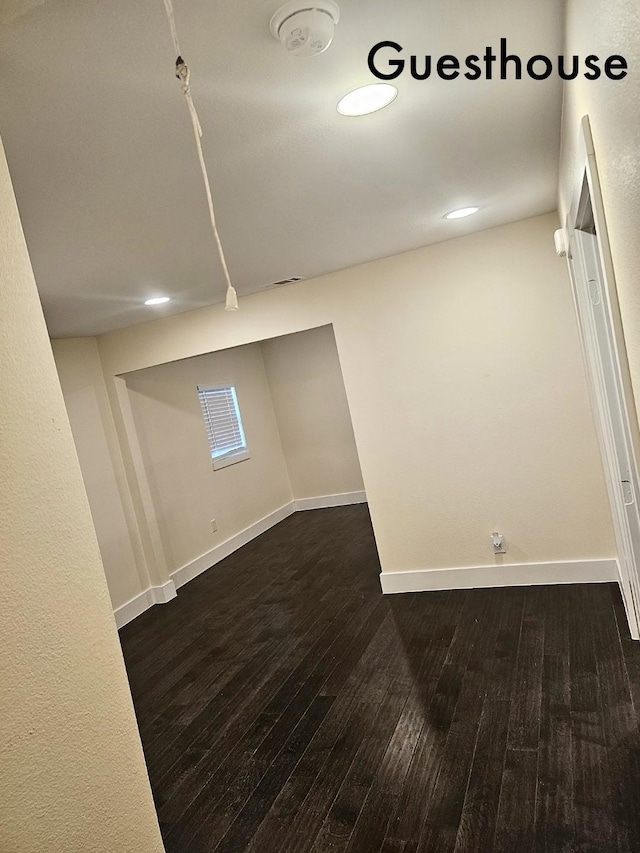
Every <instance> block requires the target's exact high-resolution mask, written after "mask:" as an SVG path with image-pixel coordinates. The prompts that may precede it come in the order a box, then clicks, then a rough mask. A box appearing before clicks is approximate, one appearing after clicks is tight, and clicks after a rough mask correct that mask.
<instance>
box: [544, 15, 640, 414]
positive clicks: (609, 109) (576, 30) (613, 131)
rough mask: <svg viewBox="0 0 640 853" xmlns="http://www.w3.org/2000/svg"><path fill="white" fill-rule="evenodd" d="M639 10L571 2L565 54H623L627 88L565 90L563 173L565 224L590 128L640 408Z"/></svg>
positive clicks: (621, 84)
mask: <svg viewBox="0 0 640 853" xmlns="http://www.w3.org/2000/svg"><path fill="white" fill-rule="evenodd" d="M639 30H640V5H639V4H638V2H637V0H568V2H567V26H566V47H565V52H566V53H567V54H574V53H579V54H580V55H582V56H584V55H585V54H589V53H594V54H597V55H599V56H601V57H603V56H607V55H609V54H621V55H622V56H624V57H625V58H626V59H627V62H628V65H629V69H630V70H629V75H628V77H627V78H626V79H624V80H622V81H617V82H612V81H606V82H605V81H595V82H594V81H588V80H584V79H578V80H576V81H573V82H570V83H567V84H565V107H564V121H563V128H562V133H563V147H562V162H561V172H560V212H561V216H562V221H563V223H564V217H565V215H566V213H567V211H568V210H569V208H570V205H571V199H572V196H573V194H574V193H575V191H576V189H577V187H578V185H579V182H580V178H581V176H580V174H579V168H580V151H581V146H580V142H579V129H580V120H581V118H582V116H584V115H588V116H589V119H590V122H591V130H592V133H593V139H594V146H595V152H596V158H597V161H598V171H599V174H600V181H601V185H602V194H603V199H604V207H605V214H606V218H607V226H608V231H609V239H610V243H611V252H612V256H613V264H614V268H615V274H616V281H617V286H618V297H619V301H620V311H621V314H622V322H623V326H624V334H625V339H626V345H627V354H628V357H629V367H630V371H631V379H632V383H633V386H634V391H635V398H636V401H638V400H640V288H639V287H638V269H639V267H640V239H639V238H638V235H639V234H640V143H639V140H640V70H639V68H640V41H639V39H638V31H639Z"/></svg>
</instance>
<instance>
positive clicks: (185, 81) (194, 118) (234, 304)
mask: <svg viewBox="0 0 640 853" xmlns="http://www.w3.org/2000/svg"><path fill="white" fill-rule="evenodd" d="M164 8H165V11H166V13H167V20H168V22H169V29H170V30H171V38H172V40H173V47H174V49H175V52H176V57H177V58H176V77H177V78H178V82H179V83H180V88H181V89H182V94H183V95H184V97H185V99H186V101H187V106H188V108H189V116H190V118H191V125H192V127H193V135H194V137H195V140H196V148H197V150H198V160H199V162H200V170H201V172H202V179H203V181H204V189H205V193H206V196H207V205H208V207H209V219H210V220H211V230H212V231H213V237H214V240H215V242H216V246H217V248H218V256H219V258H220V263H221V265H222V270H223V272H224V277H225V280H226V283H227V294H226V300H225V309H226V310H227V311H237V310H238V294H237V293H236V290H235V288H234V286H233V285H232V284H231V276H230V275H229V268H228V266H227V260H226V258H225V255H224V249H223V248H222V242H221V240H220V235H219V234H218V226H217V225H216V214H215V210H214V207H213V196H212V194H211V182H210V181H209V174H208V172H207V166H206V163H205V161H204V153H203V151H202V142H201V141H200V140H201V138H202V126H201V124H200V120H199V118H198V113H197V111H196V107H195V104H194V103H193V97H192V95H191V86H190V78H191V73H190V71H189V67H188V65H187V63H186V62H185V61H184V59H183V58H182V52H181V50H180V42H179V41H178V30H177V27H176V16H175V12H174V9H173V2H172V0H164Z"/></svg>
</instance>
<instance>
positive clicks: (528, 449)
mask: <svg viewBox="0 0 640 853" xmlns="http://www.w3.org/2000/svg"><path fill="white" fill-rule="evenodd" d="M557 226H558V220H557V217H556V216H555V215H546V216H542V217H536V218H534V219H530V220H526V221H523V222H518V223H514V224H511V225H507V226H504V227H501V228H495V229H492V230H490V231H486V232H483V233H479V234H473V235H470V236H467V237H463V238H460V239H457V240H451V241H449V242H447V243H441V244H438V245H435V246H430V247H427V248H424V249H420V250H417V251H414V252H409V253H406V254H404V255H399V256H396V257H393V258H387V259H384V260H381V261H375V262H373V263H370V264H365V265H363V266H360V267H355V268H353V269H349V270H345V271H342V272H339V273H334V274H331V275H328V276H325V277H323V278H320V279H316V280H313V281H309V282H304V283H300V284H296V285H291V286H288V287H283V288H280V289H278V290H272V291H268V292H266V293H262V294H257V295H254V296H251V297H247V298H245V299H243V300H242V301H241V311H240V312H238V313H237V314H234V315H230V314H228V313H226V312H225V311H224V310H223V308H222V306H220V305H216V306H212V307H210V308H203V309H199V310H197V311H191V312H187V313H184V314H180V315H177V316H173V317H170V318H166V319H162V320H158V321H155V322H151V323H147V324H144V325H142V326H137V327H133V328H129V329H124V330H121V331H117V332H113V333H111V334H108V335H104V336H102V337H101V338H99V340H98V346H99V350H100V355H101V359H102V363H103V368H104V371H105V378H106V382H107V388H108V390H109V393H110V398H111V402H112V405H113V406H114V408H115V409H116V410H117V407H118V406H119V400H118V395H117V390H116V382H115V379H114V377H115V376H117V375H119V374H122V373H124V372H127V371H131V370H139V369H142V368H145V367H149V366H152V365H155V364H159V363H163V362H167V361H173V360H176V359H181V358H187V357H190V356H194V355H198V354H201V353H204V352H209V351H210V350H211V349H212V346H213V347H214V348H217V349H225V348H228V347H232V346H237V345H240V344H244V343H249V342H252V341H257V340H262V339H265V338H270V337H276V336H279V335H283V334H289V333H292V332H297V331H302V330H304V329H308V328H313V327H318V326H322V325H328V324H333V328H334V332H335V336H336V342H337V347H338V352H339V356H340V363H341V365H342V372H343V375H344V380H345V387H346V391H347V397H348V400H349V408H350V411H351V417H352V421H353V427H354V433H355V437H356V442H357V446H358V451H359V457H360V463H361V467H362V473H363V478H364V483H365V488H366V492H367V497H368V500H369V505H370V509H371V512H372V519H373V523H374V528H375V531H376V537H377V543H378V548H379V551H380V556H381V560H382V566H383V571H385V572H391V571H398V570H411V569H421V568H440V567H447V566H473V565H492V564H493V563H494V557H493V553H492V551H491V548H490V544H489V538H488V537H489V534H490V533H491V532H492V531H493V530H496V529H497V530H500V531H501V532H503V533H504V534H505V535H506V536H507V538H508V541H509V549H510V550H509V555H508V559H509V561H512V562H542V561H562V560H572V559H573V560H579V559H593V558H603V557H610V556H611V555H612V554H614V553H615V552H614V545H613V537H612V532H611V523H610V516H609V509H608V504H607V500H606V495H605V491H604V486H603V480H602V473H601V468H600V463H599V459H598V453H597V448H596V443H595V436H594V430H593V425H592V420H591V414H590V410H589V404H588V399H587V393H586V386H585V380H584V374H583V367H582V360H581V354H580V349H579V344H578V337H577V331H576V326H575V320H574V313H573V306H572V302H571V295H570V288H569V283H568V279H567V274H566V270H565V265H564V262H563V261H562V260H561V259H558V258H556V256H555V254H554V250H553V241H552V234H553V231H554V229H555V228H556V227H557ZM381 400H382V401H384V405H381ZM118 421H119V417H118V416H116V424H117V426H118V428H119V430H120V435H121V438H124V435H123V432H122V429H121V425H120V424H119V423H118ZM390 437H391V438H390ZM130 473H131V472H130ZM514 580H515V579H514Z"/></svg>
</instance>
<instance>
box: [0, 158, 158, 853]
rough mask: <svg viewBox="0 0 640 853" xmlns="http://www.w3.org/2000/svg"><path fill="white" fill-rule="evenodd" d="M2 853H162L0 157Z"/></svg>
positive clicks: (94, 548) (77, 473)
mask: <svg viewBox="0 0 640 853" xmlns="http://www.w3.org/2000/svg"><path fill="white" fill-rule="evenodd" d="M0 398H1V399H2V405H0V446H1V447H2V456H1V462H0V464H1V466H2V476H1V481H0V482H1V488H0V542H2V585H1V587H0V609H1V618H0V634H1V637H0V642H1V644H2V656H1V658H0V684H1V685H2V689H1V691H0V726H1V730H2V738H1V740H0V768H1V771H0V850H2V851H6V853H49V851H65V853H99V852H100V853H114V851H116V850H117V851H119V853H159V851H161V850H162V849H163V847H162V842H161V839H160V834H159V830H158V825H157V820H156V816H155V811H154V807H153V801H152V798H151V791H150V788H149V783H148V779H147V773H146V767H145V764H144V759H143V756H142V749H141V746H140V740H139V736H138V731H137V727H136V722H135V717H134V714H133V707H132V704H131V698H130V694H129V688H128V684H127V679H126V674H125V669H124V665H123V661H122V656H121V652H120V647H119V644H118V638H117V634H116V631H115V625H114V622H113V616H112V614H111V606H110V602H109V596H108V593H107V587H106V584H105V580H104V573H103V571H102V566H101V563H100V555H99V552H98V546H97V543H96V538H95V534H94V531H93V526H92V523H91V515H90V512H89V507H88V504H87V499H86V495H85V492H84V489H83V486H82V479H81V476H80V471H79V468H78V462H77V457H76V453H75V450H74V446H73V440H72V436H71V431H70V428H69V422H68V419H67V415H66V412H65V408H64V403H63V399H62V394H61V392H60V385H59V383H58V377H57V374H56V370H55V365H54V362H53V358H52V355H51V348H50V346H49V341H48V338H47V332H46V327H45V323H44V319H43V316H42V311H41V308H40V303H39V301H38V295H37V292H36V287H35V282H34V280H33V274H32V271H31V266H30V263H29V257H28V254H27V249H26V246H25V243H24V238H23V235H22V230H21V227H20V221H19V217H18V212H17V208H16V205H15V201H14V197H13V192H12V188H11V182H10V179H9V174H8V170H7V168H6V162H5V160H4V155H3V153H2V151H1V150H0Z"/></svg>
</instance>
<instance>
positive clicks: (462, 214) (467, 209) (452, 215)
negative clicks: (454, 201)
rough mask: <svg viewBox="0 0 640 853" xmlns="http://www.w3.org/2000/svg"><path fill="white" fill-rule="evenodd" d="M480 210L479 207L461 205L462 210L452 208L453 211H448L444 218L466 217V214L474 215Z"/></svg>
mask: <svg viewBox="0 0 640 853" xmlns="http://www.w3.org/2000/svg"><path fill="white" fill-rule="evenodd" d="M479 210H480V208H479V207H461V208H460V210H452V211H451V213H447V214H446V216H445V217H444V218H445V219H464V218H465V216H473V214H474V213H477V212H478V211H479Z"/></svg>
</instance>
